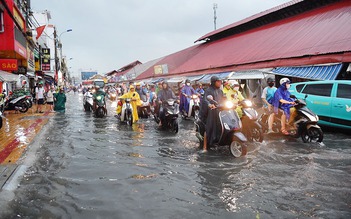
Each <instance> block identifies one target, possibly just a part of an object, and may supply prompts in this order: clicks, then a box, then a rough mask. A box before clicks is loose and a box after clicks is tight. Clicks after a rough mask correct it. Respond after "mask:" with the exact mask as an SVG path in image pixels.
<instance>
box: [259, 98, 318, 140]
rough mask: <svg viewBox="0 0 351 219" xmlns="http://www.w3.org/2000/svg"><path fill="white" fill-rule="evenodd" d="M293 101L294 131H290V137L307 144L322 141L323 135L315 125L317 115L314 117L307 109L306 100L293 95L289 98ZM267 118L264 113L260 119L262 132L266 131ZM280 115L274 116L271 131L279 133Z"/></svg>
mask: <svg viewBox="0 0 351 219" xmlns="http://www.w3.org/2000/svg"><path fill="white" fill-rule="evenodd" d="M290 97H291V98H294V99H295V105H294V106H293V107H294V108H295V110H296V116H295V117H294V121H293V123H294V125H295V127H296V130H293V131H290V136H292V137H295V138H299V137H301V139H302V141H303V142H304V143H308V142H318V143H321V142H322V141H323V137H324V133H323V131H322V129H321V127H320V126H318V125H317V123H318V121H319V117H318V115H316V114H315V113H314V112H312V110H310V109H309V108H308V107H307V104H306V101H305V100H306V98H307V97H308V95H306V96H305V98H304V100H302V99H296V97H295V96H294V95H291V96H290ZM268 116H269V115H267V114H266V113H263V114H262V116H261V118H260V123H261V124H262V125H263V127H264V130H267V129H268ZM280 119H281V113H279V114H278V115H276V116H275V119H274V123H273V131H275V132H279V131H280V129H281V123H280Z"/></svg>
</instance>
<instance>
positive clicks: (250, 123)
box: [239, 99, 263, 142]
mask: <svg viewBox="0 0 351 219" xmlns="http://www.w3.org/2000/svg"><path fill="white" fill-rule="evenodd" d="M239 106H241V107H242V112H243V116H242V118H241V121H242V123H243V129H242V130H243V133H244V135H245V136H246V137H247V139H248V140H249V141H250V142H253V141H256V142H262V141H263V130H262V126H261V124H260V123H259V122H258V118H259V115H258V113H257V111H256V109H255V108H253V104H252V102H251V100H248V99H244V100H242V101H240V102H239Z"/></svg>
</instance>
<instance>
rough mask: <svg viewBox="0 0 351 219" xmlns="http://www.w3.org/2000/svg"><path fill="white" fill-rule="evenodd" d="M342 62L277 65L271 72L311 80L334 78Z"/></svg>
mask: <svg viewBox="0 0 351 219" xmlns="http://www.w3.org/2000/svg"><path fill="white" fill-rule="evenodd" d="M341 68H342V64H340V63H339V64H333V65H317V66H301V67H279V68H276V69H273V70H272V72H273V73H274V74H278V75H284V76H291V77H297V78H306V79H312V80H335V79H336V77H337V76H338V74H339V72H340V70H341Z"/></svg>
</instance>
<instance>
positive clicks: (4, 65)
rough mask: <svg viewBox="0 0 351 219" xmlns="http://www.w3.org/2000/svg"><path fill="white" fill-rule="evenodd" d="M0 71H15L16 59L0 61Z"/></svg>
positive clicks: (16, 68) (16, 66)
mask: <svg viewBox="0 0 351 219" xmlns="http://www.w3.org/2000/svg"><path fill="white" fill-rule="evenodd" d="M0 70H4V71H17V70H18V65H17V59H0Z"/></svg>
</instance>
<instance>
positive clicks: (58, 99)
mask: <svg viewBox="0 0 351 219" xmlns="http://www.w3.org/2000/svg"><path fill="white" fill-rule="evenodd" d="M54 110H55V111H56V112H60V113H64V112H65V111H66V94H65V92H64V89H63V87H60V90H59V92H58V93H55V94H54Z"/></svg>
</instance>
